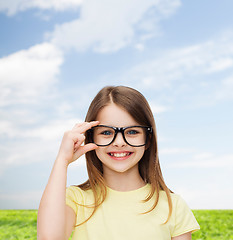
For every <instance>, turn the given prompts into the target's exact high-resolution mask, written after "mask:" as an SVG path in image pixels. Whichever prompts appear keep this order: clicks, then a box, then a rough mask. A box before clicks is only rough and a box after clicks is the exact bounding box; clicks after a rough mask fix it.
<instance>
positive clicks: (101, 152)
mask: <svg viewBox="0 0 233 240" xmlns="http://www.w3.org/2000/svg"><path fill="white" fill-rule="evenodd" d="M95 153H96V156H97V157H98V158H99V160H100V161H101V162H103V161H102V159H104V154H106V153H105V152H104V150H103V149H101V148H98V149H96V150H95Z"/></svg>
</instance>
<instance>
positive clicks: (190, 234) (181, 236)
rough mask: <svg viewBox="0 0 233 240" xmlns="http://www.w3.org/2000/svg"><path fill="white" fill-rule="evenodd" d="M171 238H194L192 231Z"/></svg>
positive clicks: (179, 239)
mask: <svg viewBox="0 0 233 240" xmlns="http://www.w3.org/2000/svg"><path fill="white" fill-rule="evenodd" d="M171 240H192V233H191V232H187V233H185V234H182V235H180V236H177V237H173V238H172V239H171Z"/></svg>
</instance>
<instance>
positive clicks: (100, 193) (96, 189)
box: [79, 86, 172, 225]
mask: <svg viewBox="0 0 233 240" xmlns="http://www.w3.org/2000/svg"><path fill="white" fill-rule="evenodd" d="M111 103H114V104H116V105H117V106H119V107H121V108H123V109H125V110H126V111H127V112H128V113H129V114H130V115H131V116H132V117H133V118H134V119H135V121H136V122H138V123H139V124H140V125H144V126H151V127H152V129H153V131H152V134H151V136H150V138H149V142H148V144H147V146H146V150H145V152H144V155H143V157H142V159H141V160H140V161H139V173H140V175H141V177H142V179H143V180H144V182H145V183H150V184H151V190H150V192H149V194H148V196H147V197H146V199H144V200H143V201H144V202H147V201H149V200H150V199H151V198H152V197H153V196H154V194H155V195H156V198H155V202H154V204H153V206H152V207H151V209H149V210H148V211H147V212H145V214H146V213H148V212H150V211H152V210H153V209H154V208H155V207H156V205H157V203H158V201H159V191H160V190H164V191H165V192H166V195H167V199H168V206H169V214H168V218H167V220H166V222H168V220H169V218H170V216H171V213H172V202H171V196H170V193H171V191H170V190H169V189H168V187H167V186H166V184H165V182H164V179H163V176H162V172H161V168H160V164H159V158H158V147H157V135H156V126H155V121H154V117H153V114H152V111H151V109H150V106H149V104H148V102H147V100H146V99H145V97H144V96H143V95H142V94H141V93H140V92H138V91H137V90H135V89H133V88H130V87H125V86H117V87H114V86H107V87H104V88H103V89H102V90H100V91H99V93H98V94H97V95H96V97H95V98H94V99H93V101H92V102H91V104H90V107H89V109H88V112H87V115H86V119H85V121H86V122H90V121H95V120H96V118H97V115H98V113H99V112H100V110H101V109H103V108H104V107H105V106H107V105H109V104H111ZM90 141H91V138H90V136H89V135H88V134H86V140H85V143H89V142H90ZM86 164H87V172H88V176H89V179H88V180H87V181H86V182H85V183H83V184H81V185H79V187H80V188H81V189H82V190H88V189H92V191H93V195H94V199H95V203H94V210H93V212H92V214H91V216H90V217H89V218H88V219H87V220H85V222H86V221H88V220H89V219H90V218H91V217H92V215H93V214H94V213H95V211H96V210H97V208H98V206H99V205H101V204H102V203H103V201H104V200H105V198H106V195H107V188H106V184H105V180H104V178H103V167H102V163H101V161H100V160H99V159H98V157H97V155H96V153H95V151H94V150H93V151H90V152H87V153H86ZM166 222H165V223H166ZM79 225H81V224H79Z"/></svg>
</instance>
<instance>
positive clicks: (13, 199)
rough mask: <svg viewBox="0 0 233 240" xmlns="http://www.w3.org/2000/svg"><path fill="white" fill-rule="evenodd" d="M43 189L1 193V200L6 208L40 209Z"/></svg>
mask: <svg viewBox="0 0 233 240" xmlns="http://www.w3.org/2000/svg"><path fill="white" fill-rule="evenodd" d="M42 193H43V191H30V192H26V191H24V192H21V193H1V196H0V202H1V206H4V209H12V208H14V209H38V207H39V202H40V198H41V196H42Z"/></svg>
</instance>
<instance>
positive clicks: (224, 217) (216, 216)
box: [0, 210, 233, 240]
mask: <svg viewBox="0 0 233 240" xmlns="http://www.w3.org/2000/svg"><path fill="white" fill-rule="evenodd" d="M193 212H194V215H195V216H196V218H197V221H198V223H199V224H200V226H201V230H199V231H197V232H195V233H194V234H193V237H192V239H193V240H205V239H206V240H233V210H194V211H193ZM36 218H37V211H35V210H0V239H1V240H15V239H19V240H23V239H28V240H29V239H30V240H35V239H36Z"/></svg>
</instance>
